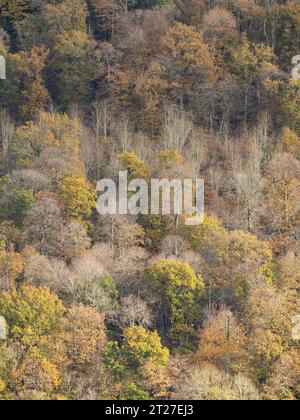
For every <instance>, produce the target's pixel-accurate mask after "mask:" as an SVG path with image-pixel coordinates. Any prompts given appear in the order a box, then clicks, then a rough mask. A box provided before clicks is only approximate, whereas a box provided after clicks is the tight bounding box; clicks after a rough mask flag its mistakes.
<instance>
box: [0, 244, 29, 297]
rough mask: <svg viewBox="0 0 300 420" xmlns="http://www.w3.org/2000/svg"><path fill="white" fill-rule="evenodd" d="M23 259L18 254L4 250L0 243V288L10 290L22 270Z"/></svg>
mask: <svg viewBox="0 0 300 420" xmlns="http://www.w3.org/2000/svg"><path fill="white" fill-rule="evenodd" d="M23 266H24V261H23V258H22V256H21V255H20V254H18V253H15V252H13V251H6V250H5V249H3V248H2V247H1V244H0V290H3V289H4V290H11V289H13V288H14V287H15V286H16V280H17V278H18V277H19V275H20V274H21V273H22V271H23Z"/></svg>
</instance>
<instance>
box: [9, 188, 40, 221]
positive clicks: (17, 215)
mask: <svg viewBox="0 0 300 420" xmlns="http://www.w3.org/2000/svg"><path fill="white" fill-rule="evenodd" d="M34 203H35V198H34V195H33V192H32V191H31V190H16V191H15V192H14V194H13V196H12V198H11V200H10V214H11V218H12V220H13V221H14V222H15V225H16V226H17V227H18V228H21V227H22V226H23V222H24V220H25V219H26V216H27V214H28V212H29V210H30V209H31V207H32V206H33V204H34Z"/></svg>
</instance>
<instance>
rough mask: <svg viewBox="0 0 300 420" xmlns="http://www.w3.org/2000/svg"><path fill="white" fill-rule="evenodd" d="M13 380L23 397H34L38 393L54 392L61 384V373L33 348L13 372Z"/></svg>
mask: <svg viewBox="0 0 300 420" xmlns="http://www.w3.org/2000/svg"><path fill="white" fill-rule="evenodd" d="M12 382H13V385H14V388H15V389H16V391H17V392H18V393H19V394H20V395H22V397H23V398H30V397H31V398H32V397H33V398H34V397H35V396H37V395H38V393H42V395H43V394H44V393H45V394H46V393H49V394H50V393H52V392H53V391H55V390H56V389H57V388H58V386H59V384H60V374H59V372H58V369H57V367H56V366H55V365H53V364H52V363H51V362H50V361H49V360H47V358H45V357H44V356H43V355H42V354H40V353H39V351H38V350H36V349H33V350H31V351H30V352H28V353H27V354H26V356H25V358H24V359H23V360H22V362H21V364H20V365H19V366H18V368H17V369H15V370H14V371H13V372H12Z"/></svg>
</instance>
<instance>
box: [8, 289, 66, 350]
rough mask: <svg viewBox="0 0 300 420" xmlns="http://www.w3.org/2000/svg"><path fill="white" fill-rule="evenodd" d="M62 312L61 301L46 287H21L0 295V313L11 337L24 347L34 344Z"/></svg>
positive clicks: (51, 327)
mask: <svg viewBox="0 0 300 420" xmlns="http://www.w3.org/2000/svg"><path fill="white" fill-rule="evenodd" d="M64 312H65V308H64V306H63V304H62V302H61V301H60V299H59V298H58V296H57V295H55V294H53V293H51V292H50V290H49V289H48V288H44V287H42V288H36V287H33V286H23V287H22V288H21V289H20V290H18V291H17V290H15V289H13V290H12V291H10V292H8V291H3V292H2V293H1V295H0V314H1V315H2V316H4V318H5V319H6V321H7V323H8V325H9V327H10V334H11V336H12V337H13V338H14V339H17V340H20V341H21V342H22V343H23V344H24V345H25V346H26V347H31V346H35V345H36V344H37V342H38V340H39V339H40V338H41V337H42V336H44V335H46V334H48V333H49V332H50V331H51V330H52V329H53V328H54V327H55V326H56V325H57V323H58V321H59V318H60V317H61V316H62V315H63V314H64Z"/></svg>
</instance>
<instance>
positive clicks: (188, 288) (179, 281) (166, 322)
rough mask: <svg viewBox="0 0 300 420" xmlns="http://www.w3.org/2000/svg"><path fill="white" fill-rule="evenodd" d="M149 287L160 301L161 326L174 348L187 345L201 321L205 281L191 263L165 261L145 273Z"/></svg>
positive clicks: (159, 320)
mask: <svg viewBox="0 0 300 420" xmlns="http://www.w3.org/2000/svg"><path fill="white" fill-rule="evenodd" d="M146 281H147V285H148V287H150V288H151V290H152V293H153V294H154V295H155V296H156V299H157V310H158V311H159V312H158V319H157V322H158V325H159V326H160V329H161V331H162V333H163V335H165V334H167V336H168V338H169V339H170V340H171V342H172V343H173V344H175V345H182V346H184V345H188V344H189V343H190V341H191V340H193V338H194V333H195V331H194V327H195V326H196V325H197V323H198V322H199V316H200V313H201V312H200V311H201V306H200V300H201V297H203V292H204V282H203V280H202V277H201V276H199V275H197V274H196V273H195V271H194V269H193V268H192V267H190V266H189V264H187V263H184V262H181V261H176V260H162V261H160V262H159V263H157V264H154V265H152V266H150V267H149V268H148V269H147V270H146Z"/></svg>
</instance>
